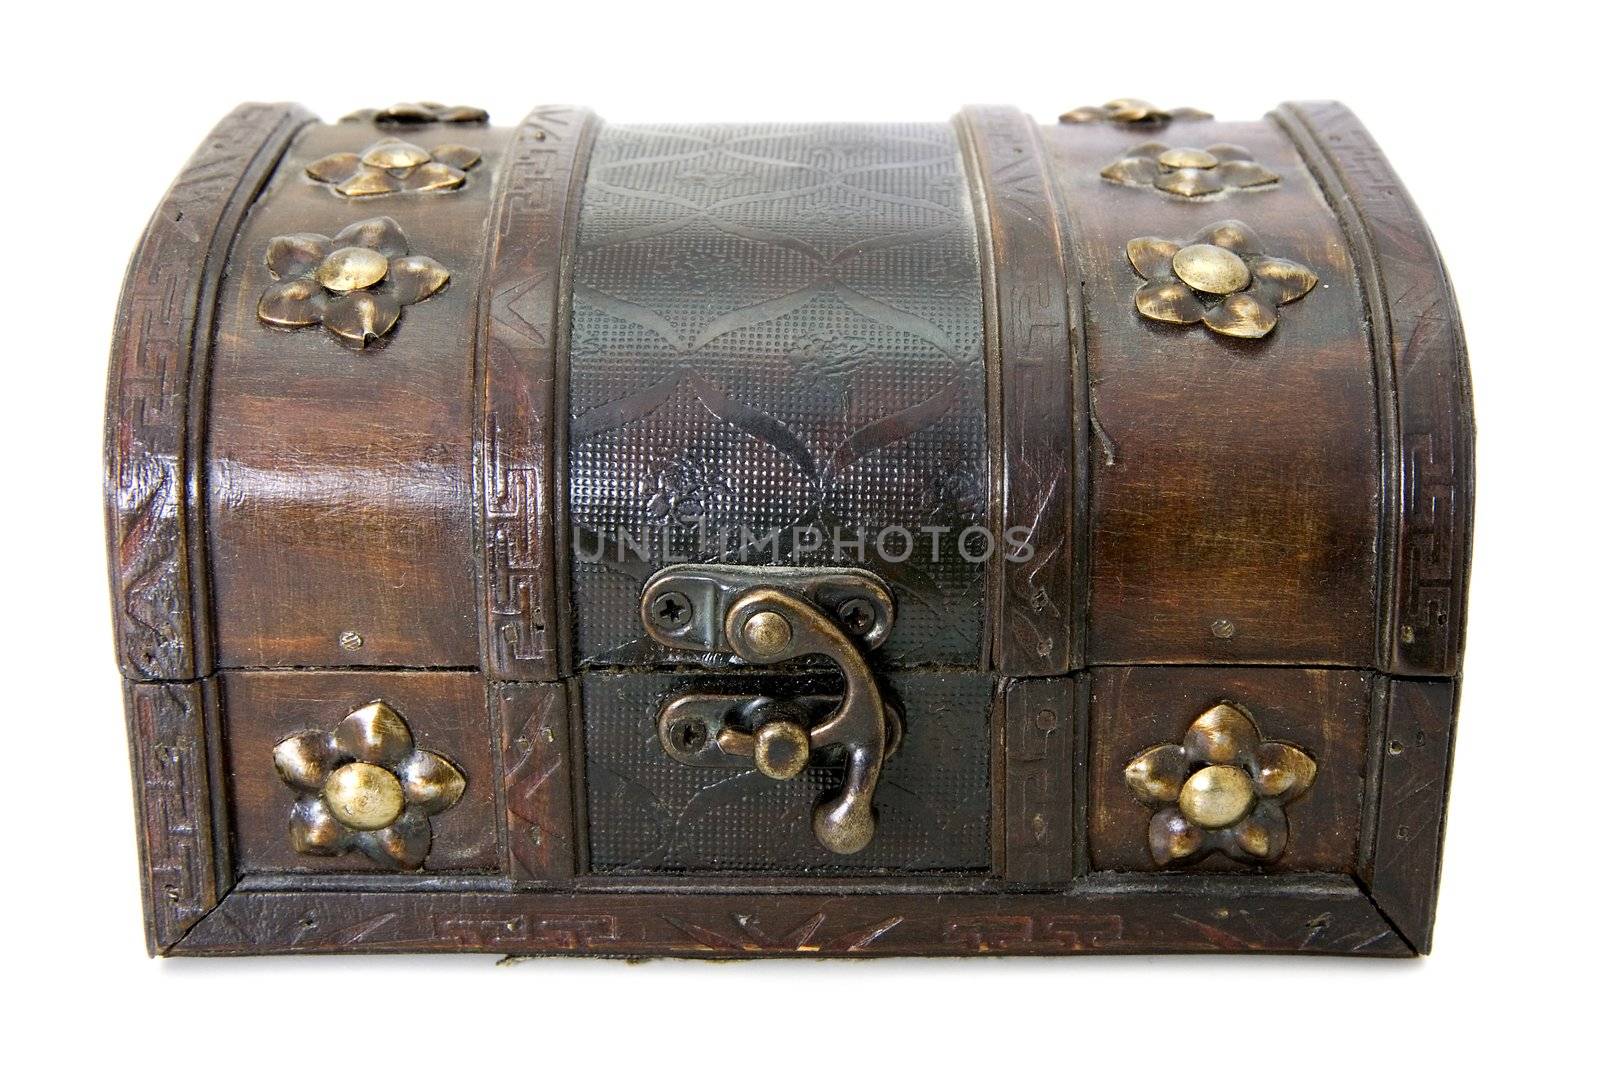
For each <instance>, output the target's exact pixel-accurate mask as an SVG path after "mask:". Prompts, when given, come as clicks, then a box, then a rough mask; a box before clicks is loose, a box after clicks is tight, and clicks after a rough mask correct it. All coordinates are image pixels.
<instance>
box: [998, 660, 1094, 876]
mask: <svg viewBox="0 0 1600 1078" xmlns="http://www.w3.org/2000/svg"><path fill="white" fill-rule="evenodd" d="M1003 706H1004V711H1005V713H1004V722H1005V769H1004V771H1003V772H1002V773H1001V774H1002V781H1003V783H1004V786H1005V872H1004V876H1005V880H1006V883H1007V884H1008V885H1013V886H1017V887H1022V888H1036V887H1037V888H1044V887H1047V886H1051V885H1059V884H1064V883H1065V882H1066V881H1067V880H1069V879H1071V877H1072V867H1073V866H1072V837H1073V759H1074V756H1075V755H1076V754H1075V751H1074V750H1075V748H1076V741H1077V737H1076V729H1075V728H1076V723H1077V719H1076V692H1075V682H1074V680H1073V679H1072V678H1068V677H1060V678H1028V679H1025V680H1019V681H1013V682H1011V683H1009V684H1008V685H1006V687H1005V701H1004V705H1003Z"/></svg>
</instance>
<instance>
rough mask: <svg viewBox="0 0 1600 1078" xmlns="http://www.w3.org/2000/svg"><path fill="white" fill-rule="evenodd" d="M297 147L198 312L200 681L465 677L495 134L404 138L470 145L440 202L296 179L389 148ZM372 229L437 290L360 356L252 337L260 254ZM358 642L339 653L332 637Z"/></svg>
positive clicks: (474, 618) (342, 142)
mask: <svg viewBox="0 0 1600 1078" xmlns="http://www.w3.org/2000/svg"><path fill="white" fill-rule="evenodd" d="M390 133H392V132H389V131H387V130H384V129H380V128H378V127H377V126H376V125H374V124H371V123H366V122H359V123H357V122H351V123H338V124H329V125H318V126H313V127H311V128H309V129H307V130H306V131H305V132H304V133H303V134H302V135H301V136H300V137H299V138H298V139H297V140H296V142H295V144H294V146H293V147H292V149H291V150H290V152H289V153H288V154H287V156H286V157H285V158H284V160H283V162H282V165H281V167H280V168H279V170H278V173H277V175H276V176H275V177H274V178H273V180H272V183H271V184H270V186H269V187H268V189H267V190H266V191H265V193H264V194H263V196H262V198H261V199H260V201H259V203H258V204H257V205H256V207H255V209H254V210H253V212H252V213H251V214H250V216H249V218H248V219H247V220H246V221H245V222H244V224H243V226H242V227H241V229H240V232H239V234H238V237H237V239H236V242H235V243H234V244H233V250H232V255H231V257H230V259H229V263H228V273H227V277H226V279H225V281H224V287H223V290H222V295H221V299H220V302H219V305H218V317H217V333H216V350H215V359H214V363H213V373H212V394H211V408H210V431H211V433H210V440H209V447H210V452H209V456H208V459H207V461H206V476H207V490H206V499H205V504H206V522H207V538H208V540H209V549H210V554H211V558H212V563H213V565H214V567H215V573H214V582H213V587H212V594H213V597H214V603H215V610H216V628H217V654H218V663H219V665H220V666H222V667H224V668H229V669H235V668H252V667H274V668H286V667H320V668H327V667H380V666H382V667H414V668H426V667H472V666H476V665H477V664H478V659H479V653H480V648H479V632H480V627H479V626H480V622H479V617H478V612H477V603H476V595H477V591H478V589H477V572H478V555H477V553H476V550H477V547H476V542H475V527H476V522H477V515H478V513H477V508H476V499H475V497H474V489H475V488H474V479H473V427H474V425H475V421H474V416H475V415H476V411H477V409H476V407H475V397H474V393H473V378H474V371H473V356H474V351H475V338H476V317H475V315H476V312H477V309H478V302H479V292H480V285H481V280H480V275H481V272H482V268H483V263H484V244H485V242H486V235H485V230H484V222H485V220H486V219H487V218H488V215H489V211H490V207H491V206H492V205H493V201H494V199H493V186H494V183H493V180H494V176H495V170H496V166H497V165H498V164H499V162H500V160H501V156H502V154H503V152H504V149H505V142H506V133H505V132H504V130H495V129H493V128H485V127H476V126H469V127H466V128H464V129H461V130H438V129H425V130H424V131H422V132H414V133H411V135H410V137H413V138H417V139H421V140H422V142H423V143H425V144H426V145H427V146H430V147H431V146H436V145H438V144H439V143H441V142H444V141H446V140H452V139H453V140H462V141H466V142H470V143H471V144H472V145H473V146H474V147H476V148H477V149H479V150H481V151H482V153H483V162H482V164H480V165H478V166H477V167H476V168H474V169H473V170H472V171H471V172H470V173H468V176H467V180H466V183H465V185H464V186H463V187H461V188H460V189H459V190H454V191H447V192H442V193H441V192H426V191H424V192H413V193H406V194H396V195H386V196H382V197H380V198H376V199H373V198H367V199H347V198H344V197H342V196H340V195H337V194H335V193H334V191H333V190H332V189H331V188H329V187H328V186H327V185H326V184H319V183H313V182H311V181H310V179H309V178H308V177H307V176H306V175H305V168H306V166H307V165H308V164H310V163H312V162H315V161H317V160H318V159H320V158H322V157H324V156H326V155H329V154H332V153H343V152H358V151H360V150H361V149H362V148H363V147H365V146H367V145H369V144H371V143H372V142H374V141H375V140H376V139H378V138H380V137H382V136H384V135H385V134H390ZM377 215H382V216H387V217H390V218H392V219H393V220H394V221H395V222H396V223H398V224H399V226H400V228H401V230H402V231H403V232H404V233H405V237H406V240H407V244H408V246H409V248H410V251H411V253H413V254H420V255H425V256H427V257H430V258H432V259H434V260H436V261H437V262H438V263H440V264H441V265H442V266H443V267H444V268H445V269H446V270H448V271H449V273H450V282H449V284H448V285H447V286H446V287H445V288H444V290H443V291H441V292H439V293H438V294H436V295H433V296H431V297H429V298H428V299H427V300H426V301H425V302H422V303H417V304H413V305H410V306H407V307H406V308H405V310H404V313H403V314H402V315H401V317H400V321H399V323H398V325H396V326H395V328H394V329H393V330H392V331H391V332H389V333H388V334H386V335H384V336H383V337H381V338H379V339H378V340H377V341H374V342H373V343H371V344H369V345H368V346H367V347H366V348H364V349H361V350H356V349H352V348H349V347H346V346H345V345H343V344H341V343H340V342H339V341H338V340H336V339H335V338H334V337H333V336H332V335H330V334H329V333H327V332H325V331H323V330H321V329H319V328H317V327H310V328H303V329H294V330H284V329H277V328H274V327H271V326H267V325H264V324H263V323H262V322H261V321H260V320H259V319H258V317H257V314H256V306H257V302H258V300H259V298H260V296H261V294H262V292H263V291H264V290H265V289H266V288H267V286H268V285H269V284H270V283H271V281H272V276H271V274H270V273H269V271H268V269H267V266H266V264H265V252H266V249H267V246H268V244H269V243H270V241H271V240H272V239H273V238H274V237H276V236H282V235H289V234H293V233H303V232H313V233H321V234H323V235H328V236H331V235H334V234H335V233H337V232H338V231H339V230H340V229H341V228H344V227H345V226H347V225H350V224H353V223H354V222H356V221H360V220H364V219H367V218H371V217H373V216H377ZM347 633H354V634H356V635H357V636H359V637H360V646H359V647H354V648H351V647H346V646H343V645H342V644H341V639H350V638H348V637H346V635H345V634H347Z"/></svg>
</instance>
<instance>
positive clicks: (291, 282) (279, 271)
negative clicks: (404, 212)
mask: <svg viewBox="0 0 1600 1078" xmlns="http://www.w3.org/2000/svg"><path fill="white" fill-rule="evenodd" d="M406 250H407V246H406V237H405V233H404V232H401V231H400V226H399V225H398V224H396V223H395V222H394V219H393V218H389V217H369V218H367V219H366V220H365V221H357V222H356V223H355V224H353V225H351V226H349V227H348V228H345V229H343V230H341V231H340V232H339V234H338V235H336V236H333V237H332V238H329V237H328V236H324V235H322V234H320V233H317V232H296V233H294V234H293V235H289V236H275V237H274V238H273V239H272V240H271V241H270V242H269V243H268V244H267V269H268V270H270V271H271V272H272V276H273V277H274V278H275V279H276V282H277V283H276V284H272V285H269V286H268V287H267V290H266V291H265V292H263V293H261V300H260V302H259V303H257V304H256V314H257V316H259V317H260V319H261V320H262V321H263V322H265V323H267V324H268V325H272V326H281V327H284V328H287V329H296V328H299V327H301V326H314V325H319V324H320V325H321V326H322V327H323V328H324V329H326V330H327V331H328V332H329V333H332V334H333V335H334V336H336V337H338V338H339V339H340V340H341V341H343V342H344V343H345V344H348V345H350V346H351V347H354V348H365V347H366V346H367V343H368V342H369V341H373V340H376V339H377V338H379V337H382V336H383V335H384V334H385V333H388V332H389V331H390V330H391V329H393V328H394V324H395V322H397V321H399V319H400V308H401V307H403V306H406V305H407V304H411V303H420V302H422V301H423V300H425V299H427V298H428V297H429V296H431V295H433V294H434V293H435V292H437V291H439V289H441V288H443V287H444V286H445V285H446V284H447V283H448V282H449V280H450V272H449V271H448V270H446V269H445V268H444V267H443V266H441V265H439V263H437V262H435V261H434V260H433V259H431V258H427V257H425V256H423V255H411V254H407V253H406Z"/></svg>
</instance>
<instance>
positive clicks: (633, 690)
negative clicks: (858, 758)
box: [583, 672, 993, 875]
mask: <svg viewBox="0 0 1600 1078" xmlns="http://www.w3.org/2000/svg"><path fill="white" fill-rule="evenodd" d="M883 680H884V682H885V688H886V690H887V692H888V694H889V695H890V696H891V697H893V698H895V699H897V700H898V701H899V704H900V706H901V709H902V713H903V714H904V715H905V723H906V725H905V739H904V741H903V742H902V744H901V748H900V750H899V752H897V753H896V754H895V755H894V756H893V757H891V758H890V759H889V762H888V763H887V764H885V765H884V771H883V779H882V781H881V782H879V784H878V791H877V796H876V797H875V798H874V799H873V800H874V804H876V806H877V809H878V833H877V836H876V837H875V838H874V839H873V840H872V844H871V845H869V846H868V847H867V848H866V849H865V850H862V851H861V852H860V853H857V854H851V855H848V856H841V855H838V854H833V853H829V852H828V851H827V850H825V849H823V848H822V847H821V846H820V845H818V844H817V841H816V839H815V837H814V836H813V835H812V833H811V808H812V806H813V805H814V804H815V803H816V801H817V799H818V797H819V796H820V795H821V794H823V793H824V792H827V791H831V790H837V789H838V787H839V782H840V774H841V771H842V768H840V767H837V766H812V767H811V768H809V769H807V770H806V771H805V772H803V773H802V774H801V775H800V776H799V777H798V778H795V779H793V780H791V781H788V782H780V781H777V780H775V779H769V778H767V777H766V776H764V775H762V774H761V773H760V772H758V771H755V770H754V769H745V770H733V769H729V770H724V769H721V768H710V767H693V766H689V765H685V764H680V763H677V762H676V761H674V760H672V759H671V758H670V757H668V756H667V754H666V753H665V752H664V751H662V748H661V744H660V742H659V741H658V740H657V736H656V717H657V716H658V715H659V714H660V710H661V705H662V703H663V701H665V700H666V699H667V698H668V697H670V696H672V695H673V694H675V693H678V692H683V691H691V690H692V691H695V692H728V693H749V694H750V695H752V696H755V695H761V694H768V695H772V696H775V697H787V696H797V695H801V694H804V693H810V692H834V693H837V692H838V691H839V688H840V686H839V683H838V680H837V679H830V678H828V677H826V676H820V677H819V676H812V675H787V676H784V675H778V676H765V677H761V676H752V675H742V676H723V675H714V674H704V673H693V674H642V673H639V674H590V675H587V676H585V677H584V678H583V717H584V737H585V740H586V741H587V743H588V749H589V763H588V776H587V778H588V787H589V793H588V796H589V802H588V805H589V827H588V832H589V844H590V851H589V858H590V868H591V869H592V870H593V871H595V872H626V871H651V870H667V871H686V870H687V871H694V870H702V871H723V872H766V871H782V872H784V873H800V872H812V873H820V874H827V875H848V874H854V873H859V872H874V871H880V872H881V871H893V872H897V873H898V872H931V871H941V870H943V871H956V870H963V869H966V870H980V871H981V870H986V869H987V868H988V866H989V818H990V805H989V711H990V707H991V703H992V695H993V688H992V686H993V682H992V681H991V679H990V678H988V677H985V676H983V675H980V674H947V673H920V672H919V673H903V674H896V675H891V676H889V677H887V678H885V679H883Z"/></svg>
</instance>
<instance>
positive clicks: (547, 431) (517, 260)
mask: <svg viewBox="0 0 1600 1078" xmlns="http://www.w3.org/2000/svg"><path fill="white" fill-rule="evenodd" d="M598 128H599V121H598V120H597V119H596V118H595V117H594V115H593V114H592V113H589V112H587V111H585V110H583V109H576V108H567V107H548V108H540V109H535V110H534V111H533V112H532V113H530V114H529V115H528V116H527V118H526V119H524V120H523V121H522V124H521V126H520V127H518V128H517V131H516V133H515V134H514V135H513V136H512V140H511V143H510V145H509V146H508V147H507V149H506V154H505V163H504V165H503V166H502V172H501V175H500V177H499V189H498V192H497V203H496V206H495V212H494V219H493V225H492V227H491V231H490V241H489V245H488V253H487V255H486V259H487V261H486V263H485V270H484V293H483V294H484V296H485V297H486V298H485V301H484V302H483V303H482V304H481V307H480V315H479V317H480V325H479V351H480V360H479V362H480V372H481V374H480V377H481V378H482V401H483V417H482V429H481V430H480V432H479V443H478V446H479V447H478V456H479V474H480V478H479V482H480V484H481V498H482V501H481V504H482V512H483V518H482V521H481V524H482V543H483V560H484V564H483V588H484V596H483V619H484V629H483V634H484V643H483V647H484V667H485V669H486V670H487V672H488V674H489V676H490V677H491V678H501V679H506V680H545V679H549V678H553V677H556V676H557V675H558V674H559V673H560V671H561V669H562V668H563V667H564V666H566V665H567V658H566V656H567V654H568V653H569V652H570V650H571V648H570V644H569V642H568V641H567V639H566V637H567V636H568V634H569V628H568V626H567V625H566V620H567V619H566V618H565V617H564V616H563V614H562V612H561V611H562V608H563V607H564V606H565V603H563V602H562V599H561V597H562V596H563V595H564V594H565V586H564V585H562V584H558V576H559V575H560V574H563V573H564V572H565V569H564V566H565V565H566V559H565V553H564V552H565V549H566V543H565V539H564V536H563V535H562V532H563V531H564V529H565V527H566V524H565V520H566V514H565V513H564V512H557V507H558V506H561V505H562V504H563V503H564V500H565V499H564V495H563V494H562V491H563V490H564V487H565V471H564V469H563V468H561V467H558V466H557V462H558V461H559V460H560V459H561V458H562V456H564V448H565V441H566V406H565V392H564V385H565V374H564V371H563V366H564V357H565V355H566V337H567V334H568V331H569V325H568V303H569V295H570V292H571V290H570V288H569V286H568V285H569V278H570V273H571V251H570V248H571V242H572V239H573V238H574V236H575V234H576V231H577V212H578V192H579V189H580V186H581V184H582V183H583V178H584V172H585V165H586V162H587V160H588V155H589V149H590V147H591V146H592V145H593V142H594V135H595V132H596V130H597V129H598Z"/></svg>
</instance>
